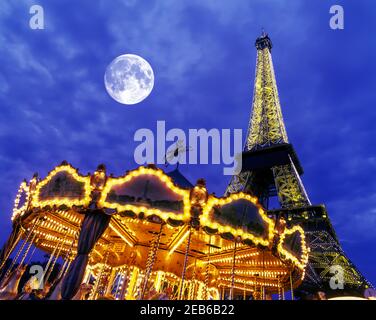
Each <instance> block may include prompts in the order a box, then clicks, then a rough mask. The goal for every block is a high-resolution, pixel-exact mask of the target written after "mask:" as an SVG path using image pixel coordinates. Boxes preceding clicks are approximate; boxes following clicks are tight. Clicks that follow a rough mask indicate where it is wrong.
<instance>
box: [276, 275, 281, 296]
mask: <svg viewBox="0 0 376 320" xmlns="http://www.w3.org/2000/svg"><path fill="white" fill-rule="evenodd" d="M277 281H278V283H277V286H278V300H282V294H281V291H282V288H281V281H280V276H278V277H277Z"/></svg>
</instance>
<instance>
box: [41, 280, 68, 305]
mask: <svg viewBox="0 0 376 320" xmlns="http://www.w3.org/2000/svg"><path fill="white" fill-rule="evenodd" d="M63 279H64V278H63V277H61V278H60V279H57V280H56V282H55V283H54V284H53V285H52V286H51V289H50V291H49V292H48V294H47V295H46V298H45V299H46V300H61V299H62V297H61V288H62V286H63Z"/></svg>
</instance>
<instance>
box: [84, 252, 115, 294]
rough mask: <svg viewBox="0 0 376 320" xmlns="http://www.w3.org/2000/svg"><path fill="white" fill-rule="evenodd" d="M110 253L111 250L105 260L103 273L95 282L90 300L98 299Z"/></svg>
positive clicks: (101, 272)
mask: <svg viewBox="0 0 376 320" xmlns="http://www.w3.org/2000/svg"><path fill="white" fill-rule="evenodd" d="M109 253H110V252H109V250H108V248H107V251H106V256H105V259H104V262H103V266H102V268H101V271H100V273H99V275H98V278H97V279H96V281H95V286H94V288H93V291H92V294H90V298H89V300H94V299H95V298H96V295H97V291H98V289H99V285H100V282H101V278H102V276H103V273H104V270H105V268H106V264H107V259H108V256H109Z"/></svg>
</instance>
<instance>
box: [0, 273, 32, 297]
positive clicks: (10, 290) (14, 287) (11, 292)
mask: <svg viewBox="0 0 376 320" xmlns="http://www.w3.org/2000/svg"><path fill="white" fill-rule="evenodd" d="M25 270H26V266H21V267H19V268H17V269H16V270H14V271H13V272H12V273H11V274H10V275H9V276H8V277H7V279H5V280H4V282H3V283H2V284H3V286H2V288H1V289H0V300H13V299H15V298H16V297H17V294H18V285H19V283H20V280H21V277H22V275H23V274H24V272H25Z"/></svg>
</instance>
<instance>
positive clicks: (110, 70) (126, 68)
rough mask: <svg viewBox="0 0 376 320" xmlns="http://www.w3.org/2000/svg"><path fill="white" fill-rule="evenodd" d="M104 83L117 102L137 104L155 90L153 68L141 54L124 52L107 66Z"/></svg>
mask: <svg viewBox="0 0 376 320" xmlns="http://www.w3.org/2000/svg"><path fill="white" fill-rule="evenodd" d="M104 84H105V86H106V90H107V92H108V94H109V95H110V96H111V97H112V98H113V99H114V100H116V101H117V102H119V103H122V104H136V103H139V102H141V101H142V100H144V99H145V98H146V97H147V96H148V95H149V94H150V92H151V91H152V90H153V86H154V73H153V69H152V68H151V66H150V64H149V63H148V62H147V61H146V60H145V59H143V58H141V57H140V56H137V55H134V54H123V55H121V56H119V57H117V58H115V59H114V60H113V61H112V62H111V63H110V64H109V66H108V67H107V69H106V73H105V75H104Z"/></svg>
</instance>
